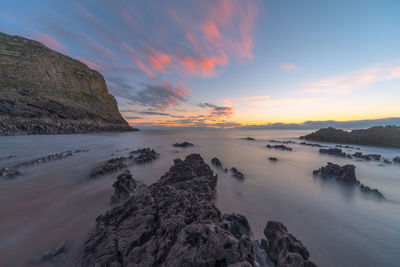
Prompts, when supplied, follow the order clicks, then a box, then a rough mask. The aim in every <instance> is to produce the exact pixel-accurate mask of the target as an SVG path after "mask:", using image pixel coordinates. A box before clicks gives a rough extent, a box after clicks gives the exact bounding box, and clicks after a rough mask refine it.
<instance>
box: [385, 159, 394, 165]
mask: <svg viewBox="0 0 400 267" xmlns="http://www.w3.org/2000/svg"><path fill="white" fill-rule="evenodd" d="M383 163H385V164H392V162H391V161H390V160H388V159H383Z"/></svg>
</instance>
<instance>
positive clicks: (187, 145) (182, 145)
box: [173, 141, 194, 147]
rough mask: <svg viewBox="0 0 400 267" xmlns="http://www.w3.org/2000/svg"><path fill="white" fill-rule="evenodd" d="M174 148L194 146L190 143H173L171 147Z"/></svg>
mask: <svg viewBox="0 0 400 267" xmlns="http://www.w3.org/2000/svg"><path fill="white" fill-rule="evenodd" d="M173 146H174V147H189V146H194V145H193V144H192V143H189V142H186V141H185V142H183V143H175V144H174V145H173Z"/></svg>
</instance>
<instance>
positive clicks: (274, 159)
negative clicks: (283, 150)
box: [268, 157, 278, 161]
mask: <svg viewBox="0 0 400 267" xmlns="http://www.w3.org/2000/svg"><path fill="white" fill-rule="evenodd" d="M268 159H269V160H270V161H278V159H277V158H275V157H269V158H268Z"/></svg>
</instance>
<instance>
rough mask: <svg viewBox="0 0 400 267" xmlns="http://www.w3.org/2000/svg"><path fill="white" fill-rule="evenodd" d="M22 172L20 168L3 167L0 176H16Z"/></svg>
mask: <svg viewBox="0 0 400 267" xmlns="http://www.w3.org/2000/svg"><path fill="white" fill-rule="evenodd" d="M20 174H21V173H20V172H19V171H18V170H13V169H11V170H10V169H8V168H3V169H1V170H0V178H14V177H15V176H18V175H20Z"/></svg>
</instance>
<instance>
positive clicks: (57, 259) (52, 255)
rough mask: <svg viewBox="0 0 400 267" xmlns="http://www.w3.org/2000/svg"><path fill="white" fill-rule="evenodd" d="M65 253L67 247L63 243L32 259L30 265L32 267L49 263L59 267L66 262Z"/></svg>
mask: <svg viewBox="0 0 400 267" xmlns="http://www.w3.org/2000/svg"><path fill="white" fill-rule="evenodd" d="M67 252H68V248H67V246H66V245H65V244H64V243H60V244H58V245H57V246H56V247H55V248H53V249H50V250H48V251H46V252H44V253H43V254H42V255H41V256H40V257H38V258H36V259H33V260H32V261H31V262H30V263H31V264H34V265H42V264H45V263H47V262H51V263H52V264H54V265H55V266H61V265H63V263H64V262H65V260H66V254H67Z"/></svg>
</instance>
